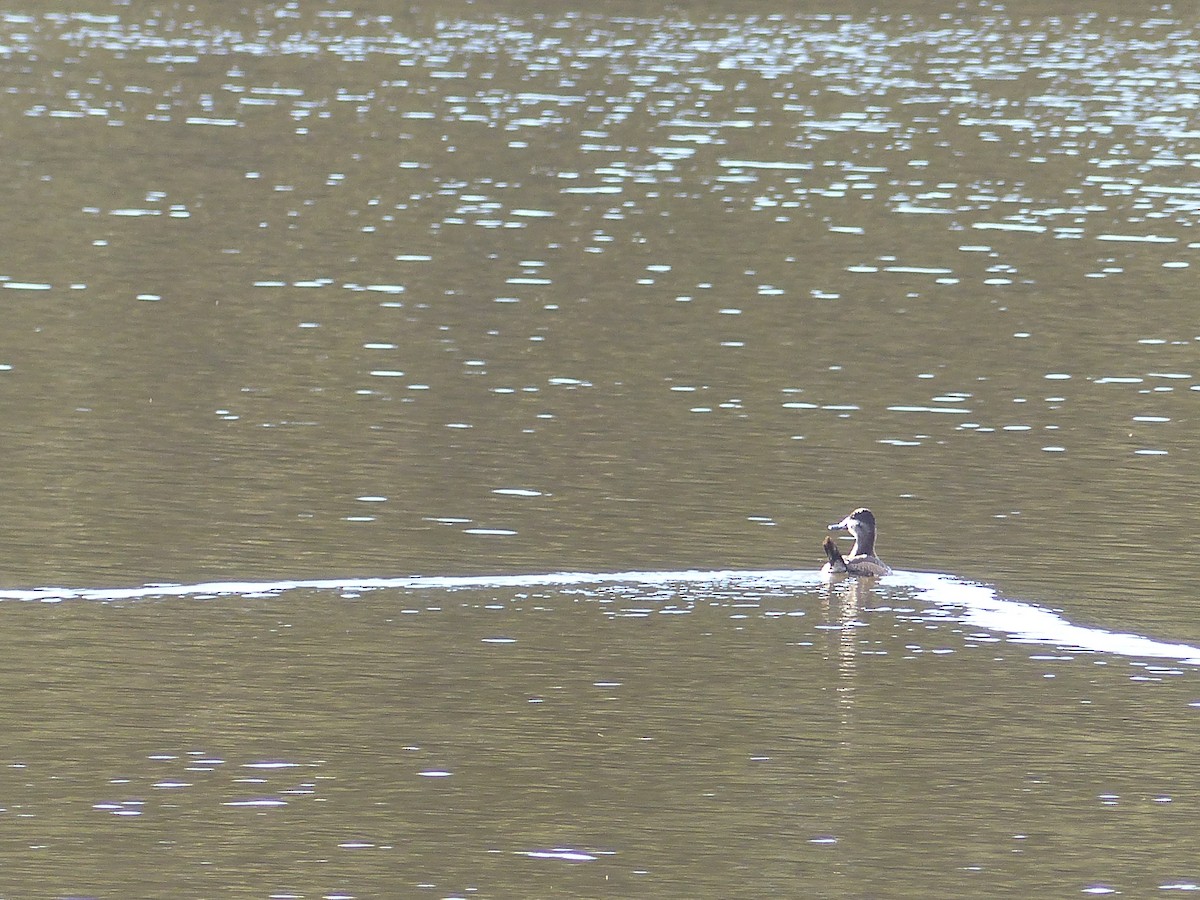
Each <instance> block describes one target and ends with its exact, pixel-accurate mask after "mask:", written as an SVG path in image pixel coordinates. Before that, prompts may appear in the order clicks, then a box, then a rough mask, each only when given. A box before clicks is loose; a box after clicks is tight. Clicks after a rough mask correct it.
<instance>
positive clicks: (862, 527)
mask: <svg viewBox="0 0 1200 900" xmlns="http://www.w3.org/2000/svg"><path fill="white" fill-rule="evenodd" d="M829 530H830V531H842V530H845V531H849V532H850V534H852V535H853V536H854V546H853V547H851V548H850V553H849V555H847V556H844V555H842V551H841V548H839V547H838V545H837V541H835V540H834V539H833V538H831V537H829V535H826V536H825V540H824V541H823V542H822V544H821V547H822V549H823V550H824V551H825V557H826V560H827V561H826V563H825V565H824V566H822V567H821V574H822V575H824V576H825V577H827V578H828V577H832V576H836V575H854V576H857V577H859V578H875V577H878V576H880V575H891V574H892V570H891V569H890V568H888V564H887V563H885V562H884V561H883V560H882V559H880V558H879V557H878V556H876V555H875V535H876V528H875V515H874V513H872V512H871V511H870V510H869V509H867V508H866V507H860V508H858V509H856V510H855V511H854V512H852V513H850V515H848V516H846V518H844V519H842V521H840V522H835V523H834V524H832V525H830V526H829Z"/></svg>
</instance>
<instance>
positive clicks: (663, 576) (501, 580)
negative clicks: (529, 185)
mask: <svg viewBox="0 0 1200 900" xmlns="http://www.w3.org/2000/svg"><path fill="white" fill-rule="evenodd" d="M822 583H823V580H822V578H821V575H820V573H818V572H816V571H815V570H803V569H778V570H744V569H743V570H736V569H723V570H716V571H705V570H695V569H689V570H686V571H680V572H611V573H596V572H554V573H547V574H537V575H464V576H444V575H412V576H406V577H401V578H355V579H315V580H300V581H213V582H207V583H204V584H148V585H143V586H142V587H134V588H111V589H110V588H34V589H31V590H5V591H0V600H23V601H33V602H41V603H61V602H63V601H66V600H97V601H101V602H106V601H115V600H137V599H141V598H150V597H197V598H206V597H222V596H231V595H238V596H245V597H263V596H273V595H276V594H280V593H283V592H285V591H295V590H310V591H336V592H339V593H363V592H367V591H379V590H408V591H416V590H427V591H455V590H467V589H472V588H476V589H487V588H516V589H521V588H538V587H546V588H559V587H587V586H596V587H601V586H611V585H621V584H626V585H629V586H630V587H633V588H658V589H660V590H661V589H666V588H671V587H673V586H676V585H679V586H685V585H709V586H712V587H736V588H738V589H739V590H742V591H746V590H749V591H753V590H761V591H764V592H766V591H769V592H771V593H772V594H773V595H775V596H778V593H779V591H780V589H786V588H801V587H814V586H817V585H820V584H822ZM880 585H881V586H883V587H893V586H894V587H909V588H913V589H915V590H916V591H917V597H918V599H921V600H925V601H926V602H929V603H933V604H936V605H937V606H939V607H942V608H948V609H950V610H952V612H951V613H950V614H949V615H948V616H947V618H949V619H951V620H954V621H958V622H960V623H962V624H963V625H967V626H973V627H977V628H981V629H984V630H986V631H990V632H993V633H996V634H1002V635H1005V636H1006V637H1007V638H1008V639H1009V640H1010V641H1014V642H1018V643H1028V644H1045V645H1052V646H1055V647H1060V648H1064V649H1076V650H1087V651H1092V652H1095V653H1109V654H1114V655H1117V656H1124V657H1135V658H1151V659H1170V660H1174V661H1176V662H1180V663H1185V664H1188V665H1200V647H1193V646H1191V645H1189V644H1180V643H1170V642H1164V641H1160V640H1156V639H1154V638H1151V637H1146V636H1145V635H1140V634H1131V633H1125V632H1116V631H1107V630H1105V629H1103V628H1097V627H1094V626H1087V625H1076V624H1075V623H1073V622H1071V621H1069V620H1068V619H1066V618H1064V617H1063V616H1062V615H1061V614H1060V613H1057V612H1054V611H1053V610H1049V609H1045V608H1043V607H1040V606H1035V605H1034V604H1031V603H1025V602H1023V601H1019V600H1007V599H1004V598H1002V597H1000V596H999V595H998V594H997V592H996V590H995V589H994V588H991V587H987V586H986V585H981V584H973V583H971V582H966V581H962V580H960V579H958V578H955V577H953V576H950V575H944V574H940V573H936V572H896V573H895V574H893V575H890V576H888V577H886V578H883V579H880ZM835 590H836V588H835ZM741 599H743V600H744V599H746V597H745V596H744V595H743V596H741Z"/></svg>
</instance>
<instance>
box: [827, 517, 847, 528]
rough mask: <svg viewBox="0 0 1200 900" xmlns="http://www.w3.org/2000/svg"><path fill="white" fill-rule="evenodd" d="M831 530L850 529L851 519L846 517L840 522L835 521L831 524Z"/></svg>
mask: <svg viewBox="0 0 1200 900" xmlns="http://www.w3.org/2000/svg"><path fill="white" fill-rule="evenodd" d="M829 530H830V531H849V530H850V519H849V518H845V519H842V521H840V522H834V523H833V524H832V525H830V526H829Z"/></svg>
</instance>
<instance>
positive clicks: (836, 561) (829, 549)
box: [821, 535, 846, 568]
mask: <svg viewBox="0 0 1200 900" xmlns="http://www.w3.org/2000/svg"><path fill="white" fill-rule="evenodd" d="M821 549H822V550H824V551H825V555H826V556H827V557H829V564H830V565H831V566H841V567H842V568H845V567H846V561H845V560H844V559H842V551H841V550H839V549H838V545H837V541H835V540H834V539H833V538H831V537H830V536H829V535H825V540H824V541H822V542H821Z"/></svg>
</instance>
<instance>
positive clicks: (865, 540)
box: [850, 531, 875, 556]
mask: <svg viewBox="0 0 1200 900" xmlns="http://www.w3.org/2000/svg"><path fill="white" fill-rule="evenodd" d="M850 555H851V556H874V555H875V532H873V531H862V532H859V533H858V534H856V535H855V536H854V546H853V547H851V548H850Z"/></svg>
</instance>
